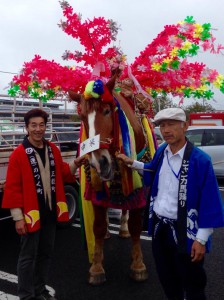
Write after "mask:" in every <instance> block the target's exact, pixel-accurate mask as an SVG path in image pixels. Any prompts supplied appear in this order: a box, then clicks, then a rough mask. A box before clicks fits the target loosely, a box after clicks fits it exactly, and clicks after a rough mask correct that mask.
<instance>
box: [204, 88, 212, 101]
mask: <svg viewBox="0 0 224 300" xmlns="http://www.w3.org/2000/svg"><path fill="white" fill-rule="evenodd" d="M213 96H214V93H213V92H212V91H211V90H208V91H206V92H204V93H203V97H204V98H206V99H207V100H210V99H212V98H213Z"/></svg>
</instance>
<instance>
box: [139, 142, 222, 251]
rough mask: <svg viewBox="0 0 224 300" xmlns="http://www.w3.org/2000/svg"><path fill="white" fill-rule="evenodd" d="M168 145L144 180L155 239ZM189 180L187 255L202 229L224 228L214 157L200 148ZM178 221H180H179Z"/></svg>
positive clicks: (160, 150) (193, 156) (193, 157)
mask: <svg viewBox="0 0 224 300" xmlns="http://www.w3.org/2000/svg"><path fill="white" fill-rule="evenodd" d="M166 146H167V144H166V143H164V144H163V145H161V146H160V147H159V148H158V150H157V151H156V153H155V155H154V157H153V160H152V161H151V162H150V163H146V164H144V169H146V170H147V169H151V170H153V171H154V172H148V171H144V173H143V180H144V184H145V185H146V186H150V187H151V189H150V205H149V228H148V232H149V235H152V216H153V205H154V199H155V197H156V196H157V193H158V181H159V171H160V168H161V166H162V162H163V157H164V150H165V148H166ZM187 173H188V174H187V175H188V180H187V183H186V210H187V220H186V222H187V226H186V228H187V232H186V239H187V249H186V250H187V252H188V253H190V252H191V246H192V244H193V242H194V240H195V237H196V234H197V230H198V228H216V227H223V226H224V206H223V202H222V198H221V193H220V191H219V188H218V183H217V180H216V177H215V175H214V170H213V166H212V163H211V159H210V157H209V156H208V155H207V154H206V153H205V152H203V151H202V150H200V149H199V148H197V147H193V148H192V151H191V154H190V157H189V167H188V172H187ZM177 221H178V220H177ZM209 250H210V240H209V241H208V243H207V244H206V251H207V252H209Z"/></svg>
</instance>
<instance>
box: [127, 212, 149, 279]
mask: <svg viewBox="0 0 224 300" xmlns="http://www.w3.org/2000/svg"><path fill="white" fill-rule="evenodd" d="M128 227H129V232H130V234H131V237H132V243H133V244H132V264H131V274H130V276H131V278H132V279H134V280H135V281H145V280H146V279H147V278H148V272H147V270H146V266H145V264H144V262H143V255H142V250H141V243H140V235H141V231H142V216H141V209H133V210H130V211H129V220H128Z"/></svg>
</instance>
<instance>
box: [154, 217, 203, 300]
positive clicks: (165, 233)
mask: <svg viewBox="0 0 224 300" xmlns="http://www.w3.org/2000/svg"><path fill="white" fill-rule="evenodd" d="M152 251H153V256H154V259H155V263H156V268H157V273H158V276H159V280H160V282H161V284H162V287H163V290H164V292H165V294H166V296H167V298H168V299H170V300H184V299H187V300H205V299H206V296H205V286H206V282H207V278H206V273H205V270H204V267H203V263H204V262H203V261H200V262H197V263H195V262H191V257H190V254H183V253H179V252H178V248H177V244H176V243H175V241H174V238H173V232H172V229H171V227H170V225H169V224H164V223H162V224H161V225H160V226H159V229H158V230H157V233H156V236H155V237H153V239H152Z"/></svg>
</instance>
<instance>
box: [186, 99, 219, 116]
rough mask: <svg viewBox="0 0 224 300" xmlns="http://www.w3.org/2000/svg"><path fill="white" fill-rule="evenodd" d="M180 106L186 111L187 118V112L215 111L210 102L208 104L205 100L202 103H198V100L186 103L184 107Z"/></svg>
mask: <svg viewBox="0 0 224 300" xmlns="http://www.w3.org/2000/svg"><path fill="white" fill-rule="evenodd" d="M182 108H183V110H184V111H185V113H186V116H187V119H189V114H190V113H195V112H212V111H215V108H214V107H213V106H212V105H211V104H208V103H206V102H205V103H204V104H200V103H198V102H195V103H194V104H192V105H188V106H186V107H184V106H183V107H182Z"/></svg>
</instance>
